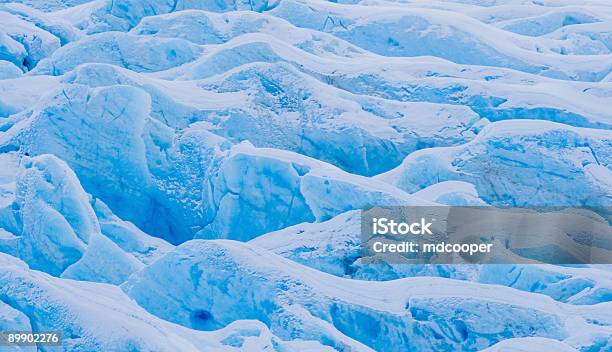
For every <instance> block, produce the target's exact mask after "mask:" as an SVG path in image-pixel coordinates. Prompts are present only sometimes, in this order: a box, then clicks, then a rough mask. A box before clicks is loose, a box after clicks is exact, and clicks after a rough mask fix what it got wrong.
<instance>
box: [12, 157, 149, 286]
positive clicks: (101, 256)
mask: <svg viewBox="0 0 612 352" xmlns="http://www.w3.org/2000/svg"><path fill="white" fill-rule="evenodd" d="M2 161H3V162H5V163H7V164H9V165H11V164H12V166H13V167H14V169H12V170H10V171H9V172H11V173H14V175H15V176H13V177H15V178H14V179H12V180H11V179H7V180H5V182H4V185H5V188H4V190H5V193H4V194H3V198H4V199H3V202H2V203H3V206H2V208H0V226H1V227H2V228H3V229H2V231H3V234H4V235H3V236H1V238H0V251H1V252H5V253H8V254H11V255H13V256H16V257H19V258H21V259H22V260H23V261H25V262H26V263H28V265H29V267H30V268H32V269H36V270H41V271H45V272H47V273H50V274H52V275H55V276H62V277H68V278H78V279H81V280H90V281H100V282H111V283H115V284H119V283H121V282H123V281H125V279H126V278H127V277H128V276H129V275H131V274H132V273H133V272H135V271H136V270H139V269H140V268H141V267H142V266H143V264H142V263H141V262H139V261H138V260H137V259H136V258H134V257H133V256H131V255H130V254H128V253H125V252H123V251H122V250H121V249H120V247H118V246H117V245H116V244H114V243H113V241H111V240H110V239H109V238H107V237H105V236H103V235H102V234H101V231H100V225H99V223H98V220H97V218H96V215H95V213H94V211H93V209H92V208H91V206H90V204H89V196H88V195H87V194H86V193H85V192H84V190H83V189H82V188H81V185H80V183H79V181H78V179H77V177H76V175H75V174H74V172H72V170H70V168H69V167H68V166H67V165H66V164H65V163H64V162H62V161H61V160H59V159H57V158H56V157H54V156H52V155H46V154H45V155H40V156H37V157H34V158H27V157H25V158H20V157H19V156H17V155H16V154H3V155H2ZM13 185H14V186H13Z"/></svg>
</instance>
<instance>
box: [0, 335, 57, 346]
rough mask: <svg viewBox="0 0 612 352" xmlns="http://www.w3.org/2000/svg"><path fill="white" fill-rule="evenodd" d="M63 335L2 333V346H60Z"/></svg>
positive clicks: (0, 338) (0, 340) (0, 342)
mask: <svg viewBox="0 0 612 352" xmlns="http://www.w3.org/2000/svg"><path fill="white" fill-rule="evenodd" d="M61 342H62V334H61V333H60V332H58V331H47V332H31V331H9V332H0V345H3V346H7V345H19V346H28V345H30V346H33V345H38V344H41V345H60V344H61Z"/></svg>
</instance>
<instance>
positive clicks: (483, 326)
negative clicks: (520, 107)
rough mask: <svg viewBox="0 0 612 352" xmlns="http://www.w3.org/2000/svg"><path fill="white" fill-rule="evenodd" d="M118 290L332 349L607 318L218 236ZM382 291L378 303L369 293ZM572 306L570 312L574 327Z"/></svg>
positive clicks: (566, 330) (434, 341)
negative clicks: (345, 268) (325, 264)
mask: <svg viewBox="0 0 612 352" xmlns="http://www.w3.org/2000/svg"><path fill="white" fill-rule="evenodd" d="M123 289H124V290H125V292H127V294H128V295H129V296H130V297H132V298H133V299H134V300H136V302H138V303H139V304H140V305H142V306H143V307H144V308H145V309H147V310H148V311H149V312H151V313H153V314H155V315H157V316H159V317H162V318H165V319H168V320H170V321H173V322H176V323H178V324H181V325H184V326H187V327H191V328H197V329H201V330H211V329H217V328H220V327H223V326H225V325H226V324H228V323H229V322H231V321H233V320H236V319H245V318H254V319H258V320H261V321H264V322H266V324H268V325H269V326H270V327H271V330H272V331H273V332H275V334H277V335H279V336H280V337H291V338H306V339H315V340H320V341H322V342H323V343H325V344H326V345H330V346H332V347H335V348H341V346H347V347H349V348H354V349H361V348H360V344H359V342H361V343H363V344H365V345H367V346H370V347H372V348H374V349H381V348H385V349H388V348H389V344H388V341H395V342H394V345H393V347H392V348H393V350H405V349H406V348H419V350H440V349H453V350H472V349H482V348H485V347H488V346H490V345H492V344H494V343H496V342H498V341H499V340H501V339H508V338H512V337H528V336H540V337H548V338H553V339H557V340H563V339H565V338H567V337H568V336H569V335H574V334H575V335H581V334H583V333H584V332H585V331H588V329H589V328H588V326H589V325H590V324H589V323H588V322H587V319H586V318H585V317H586V316H588V315H591V316H597V318H596V319H603V320H602V322H603V321H606V320H609V319H610V317H609V316H606V314H605V313H604V314H598V313H597V312H596V310H594V309H591V308H590V307H586V306H582V307H580V306H578V307H572V306H568V305H564V304H562V303H555V302H554V301H552V300H550V299H547V297H544V296H538V297H536V296H532V295H529V294H524V293H521V292H520V291H516V290H512V289H507V288H502V287H495V289H491V287H489V286H486V285H479V284H472V283H468V282H462V281H453V280H447V279H434V278H412V279H404V280H396V281H389V282H360V281H351V280H345V279H340V278H335V277H333V276H327V275H326V274H321V273H320V272H317V271H314V270H312V269H309V268H306V267H303V266H301V265H299V264H296V263H294V262H291V261H288V260H286V259H283V258H280V257H278V256H276V255H272V254H270V253H269V252H268V251H265V250H262V249H259V248H258V247H256V246H248V245H245V244H242V243H239V242H233V241H221V240H217V241H201V240H193V241H189V242H187V243H184V244H183V245H181V246H179V247H178V248H177V250H176V251H174V252H170V253H168V254H167V255H166V256H164V257H162V258H161V259H159V260H158V261H156V262H155V263H153V264H152V265H150V266H148V267H147V268H145V269H144V270H142V271H141V272H139V273H138V274H136V275H134V276H132V277H131V278H130V280H129V281H128V282H127V283H126V284H124V285H123ZM382 292H385V297H386V299H385V300H378V299H372V298H371V297H376V296H378V295H379V294H381V293H382ZM432 292H436V294H435V295H432ZM161 302H163V304H161ZM237 307H239V309H237ZM478 307H480V308H484V307H487V308H486V311H487V312H486V314H479V313H476V312H477V311H479V308H478ZM570 311H571V312H573V314H575V315H576V316H575V319H574V320H573V321H572V322H571V323H570V322H569V321H567V320H566V315H567V314H569V312H570ZM578 317H583V318H578ZM569 325H571V328H570V327H569ZM592 329H593V330H597V329H598V328H597V327H594V328H592ZM605 329H607V328H605ZM605 329H604V330H605ZM355 340H356V341H355ZM345 348H346V347H345Z"/></svg>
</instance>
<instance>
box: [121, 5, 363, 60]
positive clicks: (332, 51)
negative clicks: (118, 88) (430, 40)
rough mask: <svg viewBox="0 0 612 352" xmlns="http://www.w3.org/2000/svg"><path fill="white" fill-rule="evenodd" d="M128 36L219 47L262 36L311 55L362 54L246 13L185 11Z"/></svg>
mask: <svg viewBox="0 0 612 352" xmlns="http://www.w3.org/2000/svg"><path fill="white" fill-rule="evenodd" d="M131 33H135V34H139V35H151V36H154V37H162V38H183V39H186V40H189V41H191V42H193V43H196V44H221V43H225V42H227V41H229V40H231V39H233V38H235V37H238V36H240V35H242V34H247V33H264V34H268V35H270V36H273V37H275V38H276V39H279V40H281V41H284V42H286V43H287V44H290V45H293V46H295V47H298V48H300V49H302V50H305V51H307V52H309V53H311V54H315V55H321V56H330V57H338V56H340V57H355V56H359V55H363V54H364V50H362V49H360V48H359V47H357V46H354V45H351V44H349V43H348V42H345V41H343V40H341V39H339V38H337V37H334V36H332V35H329V34H327V33H322V32H318V31H313V30H309V29H305V28H298V27H295V26H293V25H292V24H290V23H288V22H287V21H284V20H282V19H280V18H278V17H274V16H269V15H266V14H261V13H256V12H248V11H238V12H228V13H214V12H207V11H199V10H186V11H179V12H174V13H170V14H165V15H160V16H151V17H145V18H143V20H142V21H141V22H140V23H139V24H138V25H137V26H136V27H134V28H133V29H132V30H131Z"/></svg>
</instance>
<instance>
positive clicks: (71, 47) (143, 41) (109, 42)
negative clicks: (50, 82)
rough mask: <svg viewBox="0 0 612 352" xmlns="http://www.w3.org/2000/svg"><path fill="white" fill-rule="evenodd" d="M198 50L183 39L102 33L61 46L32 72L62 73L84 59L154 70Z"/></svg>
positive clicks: (180, 61) (188, 58) (186, 58)
mask: <svg viewBox="0 0 612 352" xmlns="http://www.w3.org/2000/svg"><path fill="white" fill-rule="evenodd" d="M200 52H201V49H200V48H199V47H198V46H196V45H194V44H192V43H189V42H187V41H185V40H182V39H167V38H151V37H142V36H135V35H132V34H127V33H116V32H110V33H101V34H97V35H92V36H89V37H86V38H84V39H83V40H80V41H77V42H74V43H70V44H68V45H66V46H63V47H62V48H61V49H59V50H57V51H55V52H54V53H53V55H51V56H50V57H49V58H47V59H45V60H44V61H43V62H41V63H40V65H39V66H38V67H36V69H35V70H33V71H32V73H33V74H38V75H62V74H64V73H66V72H68V71H70V70H72V69H74V68H75V67H77V66H78V65H80V64H82V63H86V62H99V63H110V64H115V65H118V66H121V67H125V68H128V69H131V70H133V71H136V72H153V71H161V70H166V69H168V68H171V67H175V66H178V65H182V64H184V63H186V62H189V61H192V60H194V59H195V58H197V57H198V56H199V54H200Z"/></svg>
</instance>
